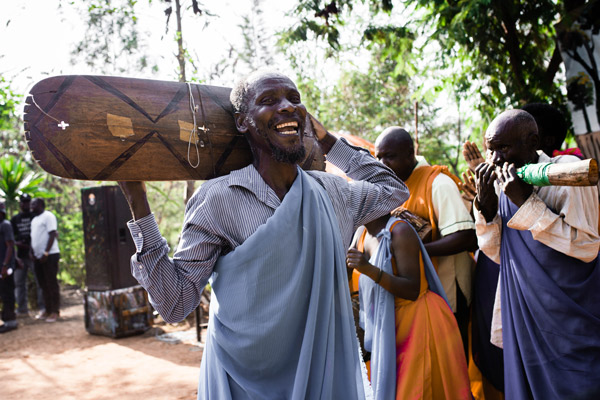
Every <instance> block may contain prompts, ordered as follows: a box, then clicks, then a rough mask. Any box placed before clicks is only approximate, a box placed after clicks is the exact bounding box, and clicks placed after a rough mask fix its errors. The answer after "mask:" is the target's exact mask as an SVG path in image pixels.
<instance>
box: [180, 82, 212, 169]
mask: <svg viewBox="0 0 600 400" xmlns="http://www.w3.org/2000/svg"><path fill="white" fill-rule="evenodd" d="M186 84H187V87H188V93H189V95H190V111H191V112H192V119H193V122H194V127H193V128H192V131H191V132H190V138H189V140H188V163H189V164H190V166H192V168H196V167H198V165H199V164H200V153H199V150H198V142H200V147H204V141H203V140H202V139H200V135H199V134H198V131H197V129H200V130H201V131H203V132H204V133H205V135H206V140H207V141H208V145H209V146H210V151H209V154H210V161H211V164H212V167H213V177H214V176H216V174H217V173H216V170H215V162H214V160H213V146H212V141H211V140H210V135H209V134H208V131H209V130H210V129H208V126H206V114H205V113H204V104H203V102H202V93H201V92H200V86H199V85H196V89H197V91H198V99H199V100H200V112H201V113H202V126H197V122H196V113H197V112H198V106H197V105H196V103H195V101H194V96H193V95H192V85H191V84H190V82H186ZM192 137H193V138H194V143H195V147H196V157H197V158H198V159H197V163H196V165H193V164H192V162H191V160H190V147H191V142H192Z"/></svg>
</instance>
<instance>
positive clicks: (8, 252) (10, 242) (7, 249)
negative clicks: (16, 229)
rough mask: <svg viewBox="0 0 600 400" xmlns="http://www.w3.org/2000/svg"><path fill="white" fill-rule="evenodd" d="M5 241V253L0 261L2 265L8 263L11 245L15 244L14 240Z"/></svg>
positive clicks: (11, 254) (11, 250)
mask: <svg viewBox="0 0 600 400" xmlns="http://www.w3.org/2000/svg"><path fill="white" fill-rule="evenodd" d="M5 243H6V254H5V255H4V260H3V261H2V265H8V263H10V260H11V258H12V256H13V247H14V245H15V242H13V241H12V240H7V241H6V242H5Z"/></svg>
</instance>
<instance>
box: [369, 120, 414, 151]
mask: <svg viewBox="0 0 600 400" xmlns="http://www.w3.org/2000/svg"><path fill="white" fill-rule="evenodd" d="M381 143H392V144H394V145H395V146H400V147H402V148H408V147H410V148H413V149H414V145H413V140H412V137H410V134H409V133H408V132H407V131H406V130H405V129H403V128H400V127H399V126H390V127H389V128H386V129H384V131H383V132H381V134H380V135H379V136H378V137H377V140H375V147H377V146H379V145H380V144H381Z"/></svg>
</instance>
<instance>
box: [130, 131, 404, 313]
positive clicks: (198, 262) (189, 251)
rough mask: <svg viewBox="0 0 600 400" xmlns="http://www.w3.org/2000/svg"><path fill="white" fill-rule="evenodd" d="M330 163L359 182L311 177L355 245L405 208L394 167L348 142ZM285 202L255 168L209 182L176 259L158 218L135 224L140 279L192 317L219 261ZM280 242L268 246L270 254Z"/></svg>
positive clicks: (167, 309) (165, 304)
mask: <svg viewBox="0 0 600 400" xmlns="http://www.w3.org/2000/svg"><path fill="white" fill-rule="evenodd" d="M327 160H328V161H330V162H332V163H333V164H335V165H336V166H337V167H339V168H340V169H341V170H342V171H344V172H345V173H346V175H348V176H349V177H350V178H352V179H353V181H352V182H348V181H347V180H345V179H344V178H341V177H339V176H335V175H331V174H328V173H325V172H320V171H308V174H309V175H310V176H312V177H313V178H314V179H315V180H317V182H319V183H320V184H321V185H322V186H323V187H324V188H325V190H326V191H327V193H328V195H329V198H330V199H331V202H332V205H333V209H334V211H335V213H336V216H337V220H338V225H339V229H340V232H341V236H342V240H343V245H344V246H345V248H348V247H349V245H350V243H351V240H352V236H353V233H354V231H355V230H356V229H357V228H358V227H359V226H361V225H363V224H365V223H367V222H369V221H371V220H373V219H375V218H377V217H380V216H382V215H385V214H387V213H389V212H390V211H391V210H393V209H394V208H396V207H398V206H399V205H400V204H402V203H404V201H406V199H407V198H408V189H407V188H406V186H405V185H404V183H403V182H402V181H401V180H400V179H398V178H397V177H396V175H395V174H394V172H393V171H392V170H390V169H389V168H387V167H386V166H384V165H383V164H381V163H379V162H378V161H377V160H375V159H374V158H373V157H372V156H371V155H370V154H369V153H367V152H365V151H363V150H362V149H359V148H356V147H353V146H351V145H349V144H347V143H346V142H345V141H344V140H343V139H341V140H338V141H337V142H336V143H335V144H334V146H333V147H332V148H331V150H330V151H329V153H328V154H327ZM280 204H281V201H280V200H279V198H278V197H277V195H276V194H275V192H274V191H273V189H271V187H269V186H268V185H267V184H266V183H265V181H264V180H263V179H262V177H261V176H260V174H259V173H258V171H257V170H256V168H254V166H253V165H249V166H247V167H245V168H243V169H240V170H237V171H232V172H231V173H230V174H229V175H226V176H223V177H220V178H216V179H212V180H210V181H207V182H205V183H204V184H203V185H202V186H201V187H200V188H198V190H197V191H196V193H194V195H193V196H192V198H191V199H190V200H189V201H188V203H187V206H186V210H185V217H184V222H183V228H182V232H181V240H180V243H179V246H178V248H177V251H176V252H175V254H174V256H173V259H170V258H169V257H168V253H169V247H168V245H167V242H166V240H165V239H164V238H163V237H162V236H161V234H160V232H159V230H158V225H157V223H156V220H155V219H154V215H153V214H150V215H148V216H145V217H143V218H140V219H139V220H137V221H130V222H129V223H128V226H129V230H130V231H131V235H132V237H133V240H134V242H135V246H136V250H137V253H136V254H134V255H133V257H132V259H131V267H132V273H133V276H134V277H135V278H136V279H137V280H138V281H139V283H140V284H141V285H142V286H143V287H144V288H146V290H147V291H148V294H149V296H150V302H151V304H152V305H153V306H154V308H155V309H156V310H157V311H158V312H159V313H160V314H161V316H162V317H163V319H164V320H165V321H167V322H177V321H181V320H182V319H183V318H185V317H186V316H187V315H188V314H189V313H190V312H192V311H193V310H194V308H195V307H197V306H198V304H199V302H200V294H201V293H202V290H203V289H204V286H205V285H206V283H207V282H208V279H209V277H210V275H211V273H212V271H213V267H214V265H215V263H216V262H217V259H218V258H219V257H220V256H222V255H225V254H227V253H228V252H230V251H232V250H233V249H235V248H236V247H237V246H239V245H240V244H242V243H243V242H244V241H245V240H246V239H247V238H248V237H249V236H250V235H252V234H253V233H254V232H255V231H256V229H257V228H258V227H259V226H261V225H262V224H264V223H265V222H266V221H267V219H268V218H269V217H271V216H272V215H273V213H274V212H275V209H276V208H277V207H279V205H280ZM276 245H277V243H265V251H268V249H269V247H270V246H276Z"/></svg>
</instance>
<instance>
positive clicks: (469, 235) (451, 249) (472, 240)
mask: <svg viewBox="0 0 600 400" xmlns="http://www.w3.org/2000/svg"><path fill="white" fill-rule="evenodd" d="M476 248H477V235H475V230H473V229H466V230H462V231H458V232H454V233H451V234H449V235H446V236H444V237H442V238H440V239H438V240H436V241H433V242H429V243H425V249H426V250H427V254H429V256H430V257H439V256H450V255H453V254H458V253H462V252H463V251H475V249H476Z"/></svg>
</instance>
